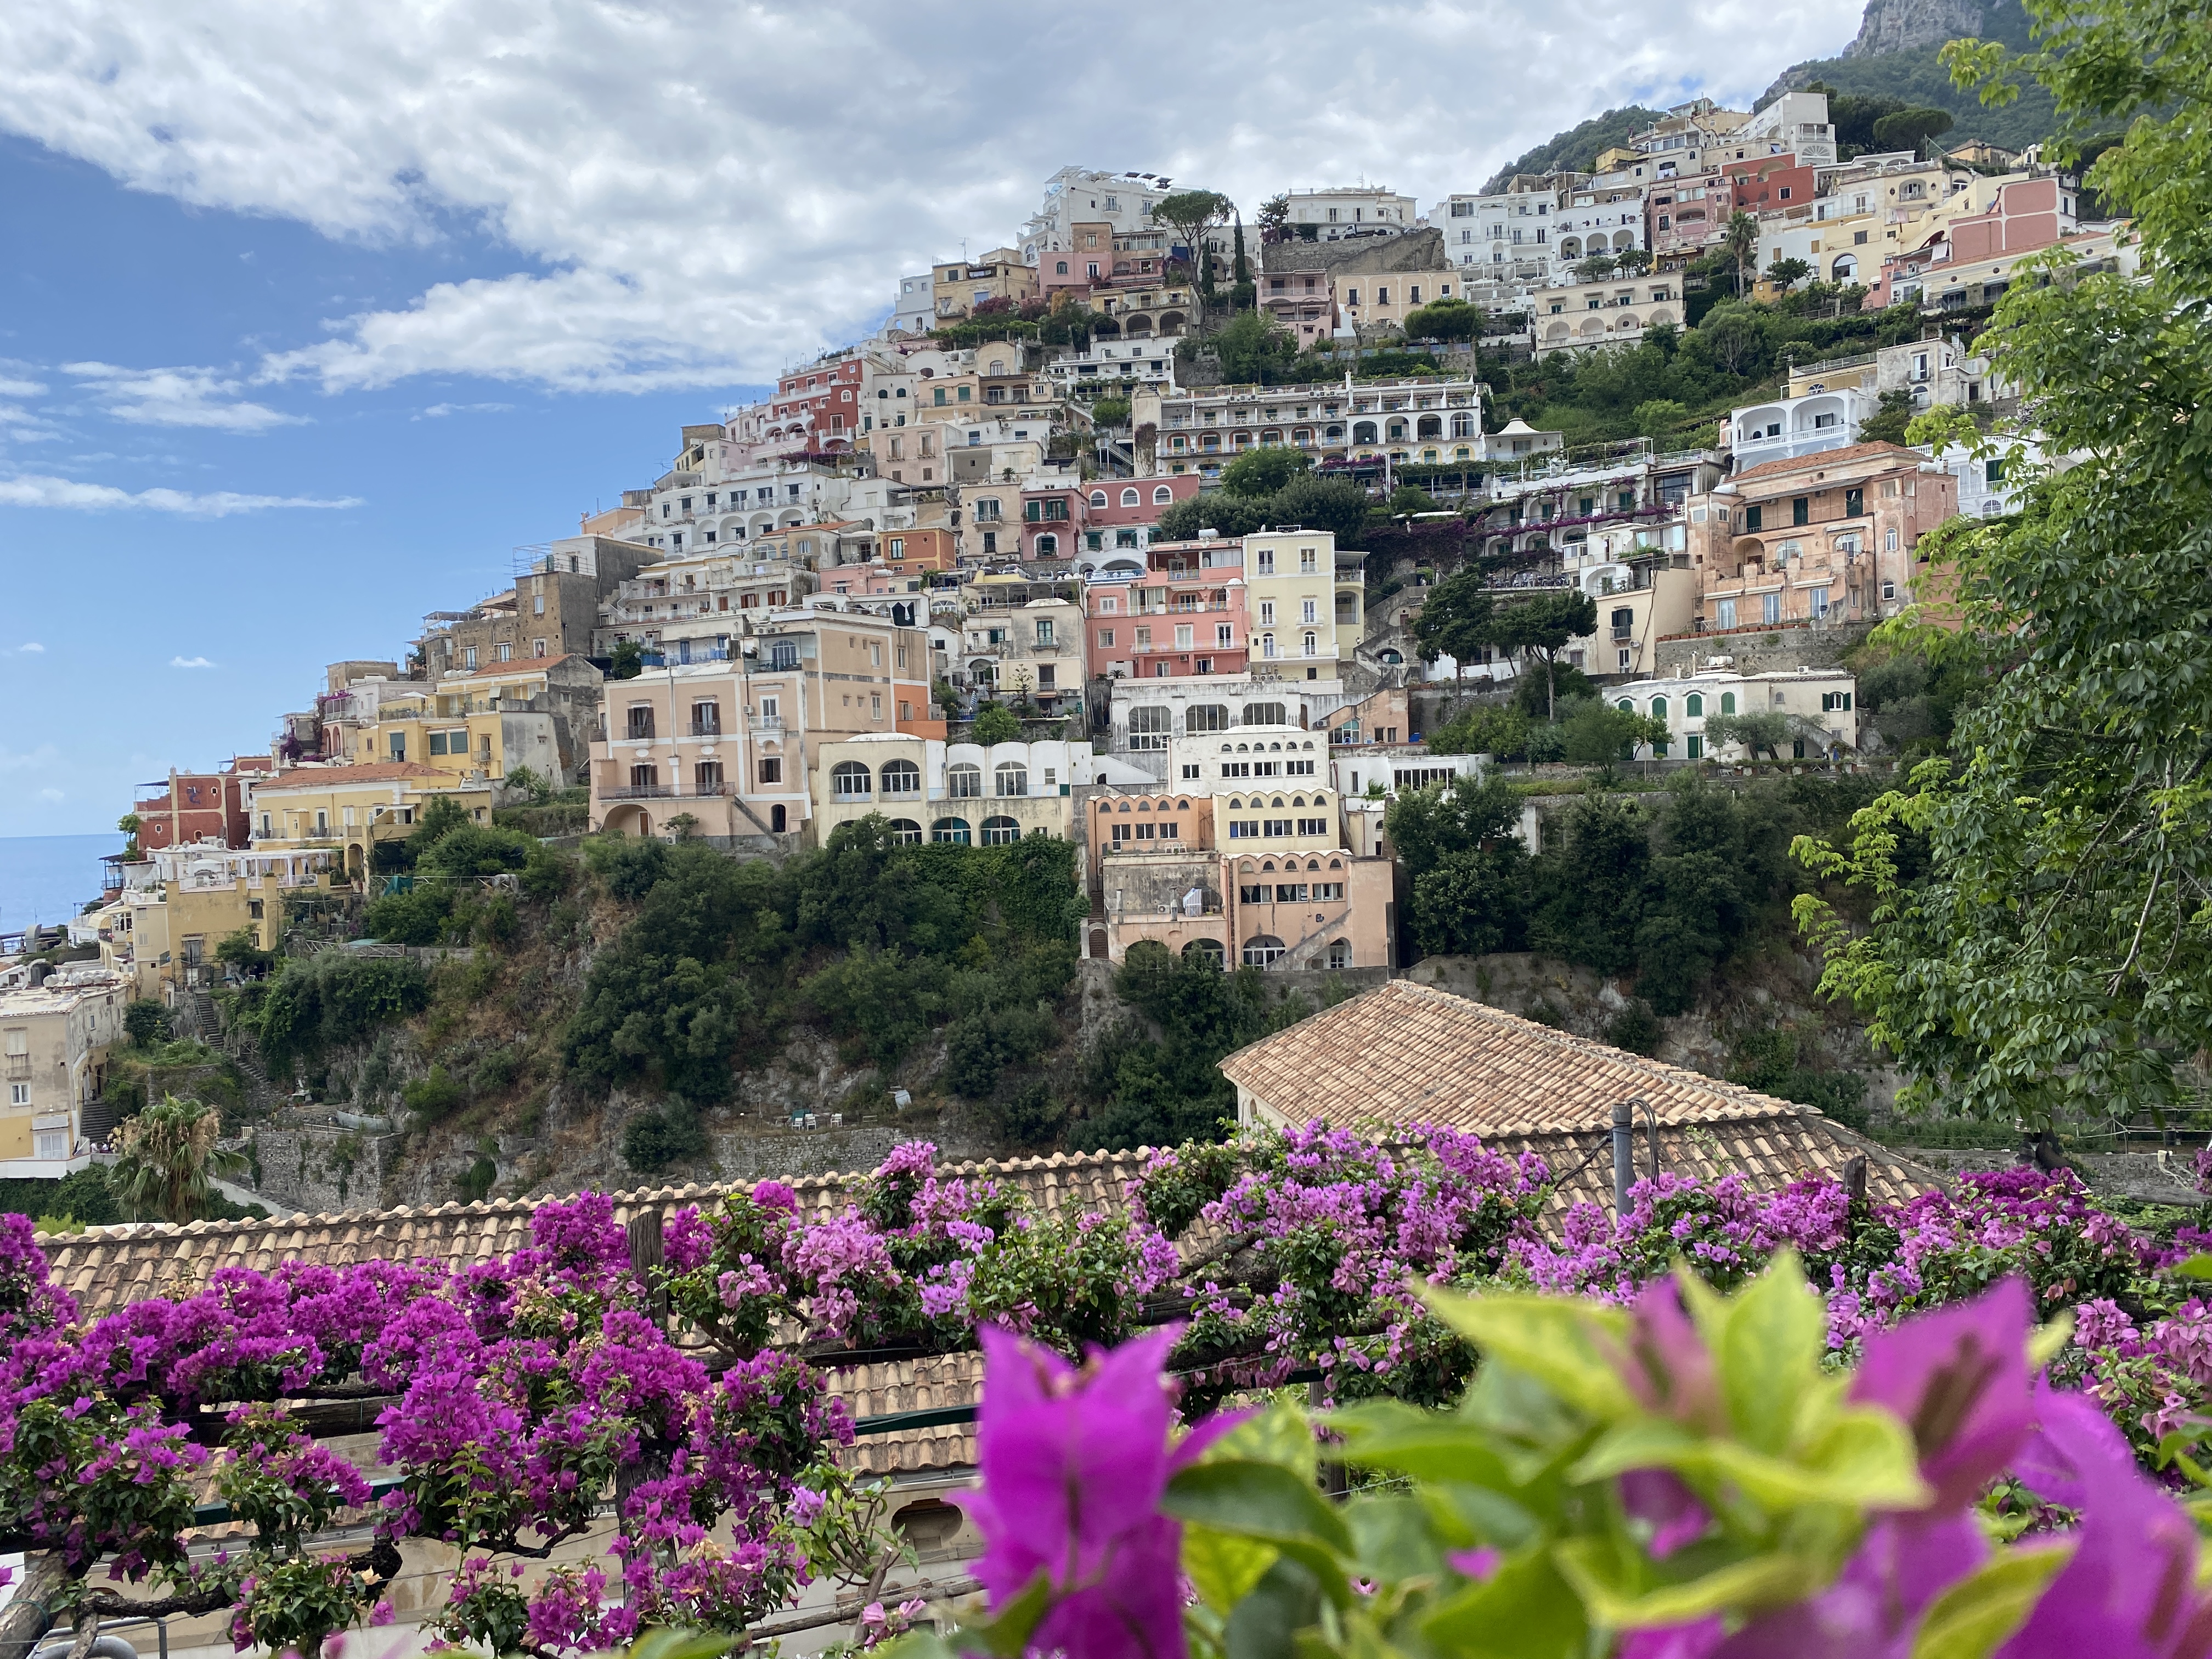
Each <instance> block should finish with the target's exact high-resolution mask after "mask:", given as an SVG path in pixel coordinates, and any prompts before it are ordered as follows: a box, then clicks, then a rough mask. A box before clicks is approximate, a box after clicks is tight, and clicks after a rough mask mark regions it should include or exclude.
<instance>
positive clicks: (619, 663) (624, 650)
mask: <svg viewBox="0 0 2212 1659" xmlns="http://www.w3.org/2000/svg"><path fill="white" fill-rule="evenodd" d="M607 655H608V661H609V667H608V669H607V677H608V678H610V679H617V680H634V679H635V678H637V677H638V676H639V675H640V674H642V673H643V672H644V671H645V653H644V652H642V651H641V650H639V649H638V645H637V641H635V640H617V641H615V648H614V649H613V650H612V651H611V652H609V653H607Z"/></svg>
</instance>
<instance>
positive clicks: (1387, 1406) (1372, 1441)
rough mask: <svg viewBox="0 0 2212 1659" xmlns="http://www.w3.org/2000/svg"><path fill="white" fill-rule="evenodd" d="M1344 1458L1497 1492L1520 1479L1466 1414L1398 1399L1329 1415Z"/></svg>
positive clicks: (1402, 1472)
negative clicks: (1448, 1414)
mask: <svg viewBox="0 0 2212 1659" xmlns="http://www.w3.org/2000/svg"><path fill="white" fill-rule="evenodd" d="M1324 1421H1325V1422H1326V1424H1327V1425H1328V1427H1329V1428H1331V1429H1334V1431H1336V1432H1337V1433H1339V1434H1340V1435H1342V1436H1343V1437H1344V1440H1345V1450H1344V1455H1345V1461H1346V1462H1351V1463H1357V1464H1359V1465H1361V1466H1362V1467H1364V1468H1372V1469H1389V1470H1393V1471H1395V1472H1396V1473H1399V1474H1413V1475H1419V1476H1420V1477H1421V1478H1423V1479H1424V1480H1461V1481H1465V1482H1467V1483H1468V1484H1469V1485H1472V1486H1490V1487H1492V1488H1496V1489H1498V1490H1505V1489H1508V1488H1510V1487H1511V1486H1514V1485H1515V1484H1516V1483H1515V1482H1514V1481H1513V1480H1511V1478H1510V1476H1509V1475H1508V1474H1507V1473H1506V1469H1505V1463H1504V1459H1502V1458H1501V1457H1500V1456H1499V1455H1498V1451H1497V1449H1496V1448H1495V1447H1493V1446H1492V1444H1491V1443H1490V1436H1489V1435H1488V1434H1487V1433H1486V1431H1484V1430H1483V1429H1482V1428H1481V1427H1480V1425H1476V1424H1473V1423H1470V1422H1468V1421H1467V1420H1466V1419H1464V1418H1455V1417H1445V1416H1443V1415H1441V1414H1440V1413H1436V1412H1425V1411H1420V1410H1418V1409H1417V1408H1415V1407H1412V1406H1408V1405H1407V1404H1405V1403H1404V1402H1403V1401H1396V1400H1372V1401H1363V1402H1362V1403H1360V1404H1358V1405H1356V1406H1350V1407H1346V1408H1345V1409H1344V1410H1342V1411H1340V1412H1335V1413H1331V1414H1330V1415H1329V1416H1328V1418H1327V1419H1324Z"/></svg>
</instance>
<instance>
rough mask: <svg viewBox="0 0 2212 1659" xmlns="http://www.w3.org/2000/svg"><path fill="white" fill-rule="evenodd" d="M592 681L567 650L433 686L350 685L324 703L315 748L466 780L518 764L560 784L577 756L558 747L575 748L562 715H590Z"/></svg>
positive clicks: (455, 675)
mask: <svg viewBox="0 0 2212 1659" xmlns="http://www.w3.org/2000/svg"><path fill="white" fill-rule="evenodd" d="M598 700H599V671H597V670H596V669H594V668H592V666H591V665H590V663H589V661H588V659H585V658H582V657H578V656H574V655H570V656H565V657H548V658H524V659H519V660H517V661H513V662H505V663H497V664H495V665H492V666H491V667H489V668H478V669H463V670H457V671H453V672H452V673H448V674H444V675H441V677H440V678H438V679H437V680H436V681H435V683H425V682H418V681H412V680H393V681H363V682H359V683H357V684H354V685H351V686H349V687H348V688H347V689H346V690H345V691H344V692H343V694H340V695H339V696H337V697H325V699H324V703H325V709H324V715H323V719H324V724H325V727H326V728H327V729H328V732H329V733H330V735H328V736H326V738H325V744H324V752H325V755H327V756H328V757H330V758H331V759H333V760H336V759H340V758H343V759H344V760H347V761H350V762H353V763H356V764H360V765H367V764H370V763H404V764H409V765H423V766H428V767H429V768H431V769H433V770H434V771H437V772H442V773H444V774H446V775H448V776H450V777H453V778H456V779H462V780H466V781H470V782H472V783H475V782H489V783H496V782H498V781H500V780H501V779H502V778H504V777H505V776H506V775H507V774H508V773H509V772H511V771H513V769H515V768H516V767H518V766H526V767H528V768H529V769H531V770H532V772H534V773H536V774H537V775H538V776H540V777H542V778H546V779H550V780H553V781H562V780H563V779H565V777H566V775H567V774H568V772H570V771H572V770H573V769H574V767H575V766H576V765H577V764H578V763H579V760H580V756H579V755H578V754H576V753H571V752H566V751H568V750H574V749H575V748H576V746H577V745H576V744H575V741H574V736H573V734H569V733H564V732H563V731H562V714H564V713H565V714H568V715H569V716H570V720H569V723H570V724H572V725H573V724H574V717H575V715H576V714H577V713H578V712H579V711H581V712H584V713H586V714H588V713H590V712H592V711H595V710H596V708H597V705H598ZM572 703H573V704H574V708H568V707H566V705H568V704H572ZM564 736H567V737H568V742H566V743H564V742H563V741H562V739H563V737H564Z"/></svg>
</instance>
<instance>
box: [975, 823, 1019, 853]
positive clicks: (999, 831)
mask: <svg viewBox="0 0 2212 1659" xmlns="http://www.w3.org/2000/svg"><path fill="white" fill-rule="evenodd" d="M1021 838H1022V826H1021V825H1020V824H1018V823H1016V822H1015V821H1014V820H1013V819H1012V818H1008V817H990V818H985V819H984V820H983V845H984V846H986V847H1010V846H1012V844H1013V843H1014V842H1018V841H1019V840H1020V839H1021Z"/></svg>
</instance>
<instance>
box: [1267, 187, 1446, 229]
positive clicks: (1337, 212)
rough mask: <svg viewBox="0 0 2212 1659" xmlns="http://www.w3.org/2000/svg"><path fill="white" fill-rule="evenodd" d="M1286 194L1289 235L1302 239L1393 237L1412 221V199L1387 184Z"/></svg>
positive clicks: (1325, 188)
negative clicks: (1288, 200) (1288, 202)
mask: <svg viewBox="0 0 2212 1659" xmlns="http://www.w3.org/2000/svg"><path fill="white" fill-rule="evenodd" d="M1289 196H1290V219H1289V227H1290V234H1291V236H1293V237H1295V238H1297V240H1299V241H1302V242H1340V241H1342V240H1344V239H1345V238H1346V237H1347V236H1395V235H1399V234H1401V233H1403V232H1406V231H1408V230H1411V229H1412V228H1413V226H1414V224H1415V222H1416V216H1415V214H1414V211H1413V205H1414V204H1413V197H1410V196H1401V195H1399V194H1398V193H1397V191H1394V190H1392V189H1391V188H1390V187H1389V185H1372V186H1370V185H1336V186H1334V187H1324V188H1322V189H1319V190H1294V191H1290V192H1289ZM1247 240H1248V242H1249V241H1250V240H1254V239H1250V238H1248V239H1247Z"/></svg>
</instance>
